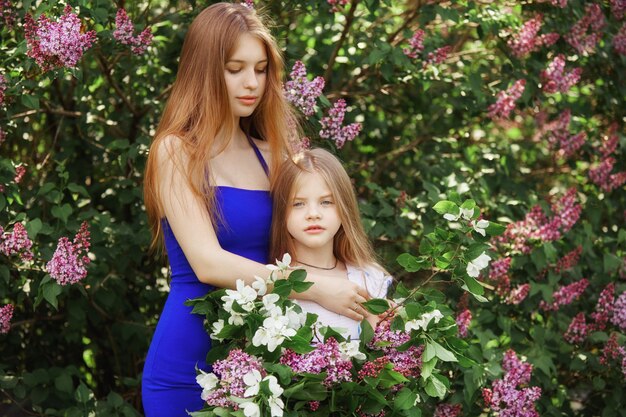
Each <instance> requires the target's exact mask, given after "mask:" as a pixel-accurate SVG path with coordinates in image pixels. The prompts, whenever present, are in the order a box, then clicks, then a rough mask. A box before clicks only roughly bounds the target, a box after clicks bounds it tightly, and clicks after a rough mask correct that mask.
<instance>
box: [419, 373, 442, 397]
mask: <svg viewBox="0 0 626 417" xmlns="http://www.w3.org/2000/svg"><path fill="white" fill-rule="evenodd" d="M424 391H426V394H428V395H429V396H431V397H439V399H440V400H443V397H445V396H446V386H445V385H444V384H443V382H441V381H440V380H439V379H437V378H436V377H435V375H433V376H431V377H430V378H429V379H428V382H427V383H426V386H425V387H424Z"/></svg>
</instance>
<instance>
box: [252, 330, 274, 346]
mask: <svg viewBox="0 0 626 417" xmlns="http://www.w3.org/2000/svg"><path fill="white" fill-rule="evenodd" d="M269 339H270V334H269V332H268V331H267V329H266V328H265V327H259V328H258V329H257V330H256V332H255V333H254V336H253V337H252V344H253V345H254V346H257V347H258V346H261V345H267V343H268V342H269Z"/></svg>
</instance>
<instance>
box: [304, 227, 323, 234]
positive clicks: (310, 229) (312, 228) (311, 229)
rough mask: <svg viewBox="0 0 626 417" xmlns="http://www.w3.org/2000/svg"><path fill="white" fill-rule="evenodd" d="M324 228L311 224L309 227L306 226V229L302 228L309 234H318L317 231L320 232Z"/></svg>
mask: <svg viewBox="0 0 626 417" xmlns="http://www.w3.org/2000/svg"><path fill="white" fill-rule="evenodd" d="M324 230H326V229H324V228H323V227H321V226H311V227H307V228H306V229H304V232H305V233H310V234H318V233H322V232H323V231H324Z"/></svg>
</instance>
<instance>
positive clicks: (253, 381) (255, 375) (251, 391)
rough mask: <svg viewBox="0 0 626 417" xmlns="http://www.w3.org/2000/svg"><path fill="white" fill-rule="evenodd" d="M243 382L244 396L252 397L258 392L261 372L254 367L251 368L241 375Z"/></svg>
mask: <svg viewBox="0 0 626 417" xmlns="http://www.w3.org/2000/svg"><path fill="white" fill-rule="evenodd" d="M243 382H244V383H245V384H246V385H247V387H248V388H246V391H245V392H244V393H243V396H244V397H253V396H255V395H257V394H258V393H259V386H260V383H261V373H260V372H259V371H257V370H256V369H253V370H251V371H250V372H248V373H247V374H245V375H244V377H243Z"/></svg>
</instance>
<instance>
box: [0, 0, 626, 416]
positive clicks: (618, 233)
mask: <svg viewBox="0 0 626 417" xmlns="http://www.w3.org/2000/svg"><path fill="white" fill-rule="evenodd" d="M210 3H211V2H196V1H188V2H178V1H175V2H169V1H151V2H136V1H127V2H117V3H114V2H109V1H102V0H98V1H89V2H88V1H83V0H79V1H76V0H74V1H71V2H70V4H71V5H72V6H73V7H75V10H78V11H79V15H80V17H81V19H83V21H84V24H85V27H86V29H88V30H96V31H97V36H98V41H97V43H96V44H95V46H94V47H93V48H91V49H90V50H89V51H87V53H86V54H85V55H84V57H83V59H82V60H81V61H80V62H79V64H78V66H77V68H75V69H72V70H67V69H59V70H55V71H52V72H47V73H42V72H41V70H40V69H39V67H38V66H37V65H36V63H35V62H34V61H33V60H32V59H30V58H28V57H27V55H26V51H27V46H26V42H25V40H24V31H23V27H22V22H23V18H24V15H25V14H26V13H30V14H32V15H33V16H35V17H37V16H38V15H39V14H40V13H46V14H47V15H48V16H58V15H60V14H61V12H62V10H63V7H64V5H65V3H60V2H56V1H50V2H33V1H22V2H14V5H13V7H14V9H13V10H14V12H15V13H16V17H17V21H16V24H15V25H14V26H13V27H12V28H11V27H9V26H7V25H4V26H2V27H1V28H0V36H1V41H0V73H1V74H4V76H5V77H6V78H7V79H8V82H7V86H8V89H7V91H6V98H5V103H4V105H3V106H2V107H0V128H2V129H3V130H4V131H5V132H6V133H7V137H6V139H5V141H4V143H2V144H0V149H1V156H0V184H4V185H5V189H4V192H2V193H0V226H2V227H4V228H5V230H11V229H12V227H11V225H12V224H13V223H15V222H23V223H24V224H25V225H26V228H27V230H28V233H29V237H30V238H31V239H32V240H33V241H34V252H35V260H34V262H33V263H30V264H24V263H22V262H21V261H20V260H19V259H18V258H15V257H13V258H7V257H2V258H1V262H2V263H1V264H0V306H1V305H4V304H9V303H11V304H14V305H15V306H16V309H15V314H14V318H13V322H12V328H11V330H10V332H9V333H8V334H6V335H0V352H1V355H0V398H2V399H1V400H0V411H1V412H2V413H4V414H6V415H58V416H61V415H67V416H79V415H87V414H89V413H90V412H92V411H95V412H96V414H97V415H128V416H130V415H137V414H140V413H141V405H140V403H141V401H140V386H139V382H140V375H141V370H142V365H143V360H144V357H145V354H146V350H147V347H148V345H149V341H150V337H151V335H152V332H153V329H154V326H155V324H156V321H157V319H158V314H159V312H160V309H161V307H162V304H163V302H164V299H165V296H166V288H167V285H166V283H167V276H168V272H167V269H166V263H165V260H164V259H162V258H160V257H159V256H157V255H156V254H151V253H150V252H149V250H148V246H149V243H150V234H149V231H148V227H147V224H146V216H145V212H144V208H143V203H142V192H141V186H142V173H143V170H144V166H145V160H146V154H147V150H148V147H149V143H150V138H151V136H152V134H153V133H154V130H155V128H156V124H157V123H158V120H159V115H160V111H161V109H162V107H163V104H164V102H165V100H166V99H167V97H168V93H169V89H170V87H171V84H172V82H173V80H174V76H175V73H176V67H177V58H178V54H179V52H180V48H181V45H182V41H183V39H184V35H185V30H186V28H187V27H188V24H189V23H190V21H191V20H192V19H193V18H194V16H195V15H196V14H197V13H198V12H199V11H200V10H202V8H204V7H205V6H207V5H209V4H210ZM587 3H591V2H588V1H582V0H570V1H569V2H568V5H567V7H566V8H563V9H561V8H558V7H555V6H553V5H552V4H551V3H550V2H542V3H540V2H537V1H526V2H517V1H469V0H466V1H462V0H458V1H456V0H453V1H447V2H438V1H421V0H407V1H390V0H381V1H378V0H363V1H360V0H352V1H350V2H349V3H348V5H347V6H346V7H344V8H342V9H341V10H340V11H339V12H337V13H333V12H331V10H330V6H329V5H328V4H327V3H326V2H324V1H313V0H311V1H269V2H266V3H262V4H261V8H262V9H263V10H264V12H266V13H267V15H269V16H270V17H272V19H273V20H274V23H275V24H274V30H273V31H274V33H275V35H276V37H277V39H278V40H279V43H280V45H281V46H282V47H283V48H284V53H285V57H286V62H287V64H288V66H289V67H291V66H292V65H293V63H294V62H295V61H296V60H302V61H304V63H305V64H306V66H307V69H308V71H309V73H310V74H313V75H322V76H324V78H325V80H326V88H325V90H324V92H325V96H326V98H327V99H328V100H329V101H331V102H334V101H335V100H336V99H338V98H345V99H346V100H347V102H348V104H349V105H350V108H351V111H350V113H349V116H348V118H350V122H352V121H354V120H356V121H359V122H362V123H363V131H362V133H361V134H360V135H359V137H358V138H357V139H356V140H355V141H354V142H351V143H348V144H346V146H344V147H343V148H342V149H339V150H337V154H338V155H339V156H340V158H341V159H342V160H343V161H344V162H345V164H346V167H347V168H348V170H349V172H350V174H351V176H352V178H353V179H354V182H355V185H356V187H357V189H358V194H359V198H360V200H361V204H362V206H361V208H362V213H363V216H364V221H365V223H366V226H367V229H368V232H369V234H370V236H371V237H372V239H373V240H374V242H375V245H376V248H377V251H378V253H379V254H380V256H381V259H382V260H383V262H384V264H385V265H386V266H387V267H388V268H389V269H390V270H391V271H392V272H393V273H394V275H395V276H396V278H397V279H398V280H400V281H403V282H404V283H405V284H407V286H411V285H416V284H417V283H419V282H420V280H421V279H423V277H424V276H425V275H426V274H427V272H425V271H421V272H418V273H409V272H407V271H405V270H404V269H403V268H401V267H400V266H399V265H398V264H397V263H396V262H395V259H396V257H397V256H398V255H399V254H402V253H404V252H408V253H412V254H415V255H417V254H419V253H420V243H421V242H422V241H423V236H424V235H425V234H426V233H428V232H430V231H432V230H433V229H434V228H435V226H436V225H438V224H444V223H445V222H444V221H443V219H442V218H441V216H440V215H439V214H437V213H436V212H435V211H433V210H432V206H433V205H434V204H435V203H436V202H437V201H439V200H441V199H446V198H448V199H449V198H450V196H451V194H452V193H453V192H461V194H462V196H463V197H464V198H473V199H474V200H476V202H477V203H478V204H479V205H480V206H481V207H482V208H483V214H484V216H485V218H488V219H491V220H495V221H498V222H500V223H503V224H506V223H508V222H513V221H517V220H521V219H523V218H524V216H525V214H526V213H527V212H528V211H529V210H530V208H531V207H532V206H533V205H535V204H538V203H540V204H542V205H543V206H544V207H546V208H548V207H549V204H547V203H546V201H548V199H549V197H550V196H558V195H561V194H562V193H563V192H564V191H565V190H566V189H568V188H569V187H575V188H576V189H577V191H578V193H579V194H578V195H579V198H580V199H581V201H582V202H583V204H584V210H583V213H582V215H581V218H580V220H579V221H578V223H577V224H576V225H575V226H574V228H573V229H572V230H571V231H570V232H569V233H568V234H566V235H565V236H564V237H563V238H561V239H559V240H558V241H555V242H552V243H549V244H542V243H541V242H537V243H536V244H535V246H536V247H535V249H534V250H533V251H532V252H531V253H530V254H526V255H522V254H514V255H515V256H514V261H513V267H512V279H513V281H514V282H516V283H530V284H531V293H530V295H529V297H528V298H527V299H526V300H525V301H524V302H523V303H522V304H520V305H519V306H511V305H507V304H504V303H502V300H501V299H500V298H499V297H498V296H496V295H495V294H493V292H489V291H487V292H486V296H487V298H488V299H489V302H487V303H479V302H477V301H471V303H470V310H471V311H472V313H473V316H474V320H473V323H472V330H471V331H470V336H469V338H468V342H469V343H470V350H471V352H472V355H473V359H474V360H476V361H477V362H479V365H478V366H476V367H473V368H470V369H457V370H455V371H454V372H453V374H451V379H452V380H453V381H454V382H453V384H452V387H451V394H450V395H451V398H450V401H452V402H456V403H462V404H463V406H464V415H480V414H481V412H483V402H482V400H481V398H480V388H481V387H483V386H487V385H488V381H490V380H492V379H494V378H496V377H497V376H499V375H500V374H501V369H500V368H499V364H500V361H501V358H502V353H503V352H504V351H505V350H507V349H509V348H513V349H515V350H516V351H517V352H518V353H520V354H523V355H526V356H527V358H528V360H529V362H530V363H532V364H533V365H534V366H535V372H534V379H533V384H535V385H538V386H541V387H542V389H543V396H542V399H541V400H540V402H539V405H538V409H539V410H540V414H541V415H543V416H561V415H585V416H586V415H589V416H591V415H602V416H612V415H625V414H624V413H625V411H624V410H626V407H624V405H626V404H625V401H626V400H625V399H624V396H623V395H622V394H623V386H624V375H623V374H622V372H621V370H620V364H618V363H614V364H612V365H609V366H606V365H602V364H600V362H599V357H600V355H601V350H602V348H603V346H604V342H605V341H606V340H607V339H608V337H609V334H610V333H611V332H616V333H617V335H618V341H619V344H620V345H621V346H624V345H625V344H626V337H625V336H624V331H623V330H620V329H618V328H617V327H615V326H611V325H610V326H609V328H607V329H606V331H597V332H595V333H593V334H592V335H591V336H590V337H589V338H588V340H587V341H586V342H585V343H583V344H581V345H571V344H568V343H567V342H565V340H564V339H563V337H562V334H563V333H564V332H565V330H566V329H567V326H568V325H569V323H570V321H571V318H572V317H573V316H574V315H575V314H576V313H578V312H586V313H587V314H589V313H591V312H592V311H593V308H594V305H595V302H596V301H597V298H598V295H599V293H600V291H601V290H602V289H603V288H604V287H605V286H606V284H608V283H610V282H614V283H616V288H617V291H616V294H621V293H622V292H623V291H624V290H626V281H624V280H623V274H624V257H625V256H626V255H625V245H624V243H625V242H626V228H625V227H624V224H625V222H626V219H625V210H626V205H625V199H626V195H625V193H624V186H622V187H619V188H617V189H615V190H613V191H612V192H611V193H606V192H603V191H602V190H600V189H599V188H598V187H597V186H596V185H594V184H593V183H591V182H590V181H589V179H588V171H589V168H590V167H591V166H593V164H594V163H595V162H596V161H597V159H598V157H597V152H596V151H595V149H596V147H597V146H598V145H599V144H600V142H601V140H602V137H603V135H605V134H606V132H607V129H608V127H609V125H610V124H611V123H613V122H616V123H617V124H618V135H619V142H620V143H619V146H618V149H617V151H616V152H615V154H614V155H613V156H614V157H615V158H616V159H617V162H616V167H617V168H616V169H615V171H617V170H618V169H619V167H624V166H625V164H624V162H625V158H624V151H623V150H624V148H625V147H626V135H624V121H625V120H626V119H625V116H626V114H625V112H626V110H625V109H626V106H625V103H624V97H625V96H626V79H625V77H626V57H624V56H622V55H619V54H617V53H616V52H615V50H614V48H613V47H612V38H613V37H614V36H615V34H616V33H617V32H618V30H619V28H620V27H621V26H622V25H623V24H624V19H623V18H622V19H621V20H620V19H618V17H616V15H615V13H612V12H611V7H610V4H609V2H607V1H599V2H597V3H598V4H600V6H601V7H602V10H603V13H604V14H605V16H606V17H607V25H606V26H605V27H604V28H603V29H602V31H601V32H602V39H601V41H600V43H599V44H598V46H597V47H596V50H595V52H593V53H590V54H588V55H581V54H577V52H576V51H575V50H574V49H573V48H572V47H571V46H570V45H569V44H567V43H566V42H565V41H564V40H563V39H562V38H561V39H560V40H559V41H558V42H557V43H556V44H555V45H553V46H551V47H543V48H540V49H539V50H537V51H535V52H533V53H532V54H531V55H529V56H528V57H527V58H524V59H517V58H515V57H514V56H513V55H512V54H511V51H510V49H509V48H508V46H507V45H506V41H507V39H508V38H509V37H510V35H511V33H514V32H516V31H518V30H519V28H520V26H521V24H522V23H523V22H524V21H526V20H527V19H528V18H529V17H532V16H534V15H535V14H536V13H543V15H544V27H543V29H542V32H541V33H547V32H553V31H554V32H558V33H560V34H561V35H564V34H566V33H567V32H568V31H569V29H570V28H571V26H572V25H573V24H574V23H575V22H576V21H578V20H579V19H580V18H581V17H582V16H583V14H584V12H585V5H586V4H587ZM121 6H123V7H124V8H125V9H126V10H127V12H128V14H129V16H130V17H131V18H132V19H133V21H134V22H135V23H136V27H137V30H138V31H139V30H141V29H143V28H144V27H145V26H146V25H149V26H151V27H152V30H153V34H154V35H155V39H154V42H153V45H152V46H151V47H150V48H149V49H148V51H147V52H146V53H145V54H143V55H141V56H136V55H133V54H131V52H130V49H129V48H128V47H127V46H124V45H120V44H118V43H116V42H115V41H114V39H113V37H112V32H113V30H114V21H115V13H116V11H117V9H118V7H121ZM417 28H422V29H424V30H426V32H427V36H426V40H425V53H424V55H425V54H427V53H428V52H431V51H434V50H435V49H436V48H438V47H442V46H444V45H450V46H451V48H452V49H451V53H450V54H449V55H448V57H447V59H446V60H445V61H444V62H443V63H441V64H439V65H435V66H428V67H426V68H423V66H422V63H423V60H419V59H418V60H414V59H410V58H408V57H407V56H405V55H404V54H403V52H402V49H403V48H404V47H406V46H407V40H408V39H409V38H410V37H411V36H412V34H413V32H414V30H415V29H417ZM559 53H562V54H565V55H566V56H567V57H568V64H567V67H568V68H574V67H582V68H583V74H582V79H581V81H580V82H579V83H578V84H576V85H575V86H574V87H573V88H572V89H570V90H569V91H568V92H567V93H556V94H545V93H543V92H542V90H541V88H540V84H541V80H540V76H539V74H540V72H541V71H542V70H543V69H545V68H546V66H547V64H548V62H550V61H551V60H552V59H553V58H554V56H556V55H557V54H559ZM522 78H523V79H525V80H526V91H525V92H524V94H523V96H522V98H521V99H520V100H519V102H518V105H517V109H516V110H515V111H514V113H513V115H512V116H511V118H510V119H509V120H505V121H500V122H494V121H492V120H491V119H490V118H488V117H487V107H488V106H489V105H490V104H491V103H493V102H495V94H496V93H497V92H498V91H501V90H505V89H506V88H508V87H509V86H510V85H511V84H512V83H513V82H514V81H515V80H518V79H522ZM565 109H571V112H572V132H573V133H577V132H579V131H585V132H587V136H588V139H587V142H586V144H585V145H584V146H583V148H582V149H581V150H580V151H579V152H578V153H577V155H576V156H575V157H572V158H570V159H568V160H561V159H558V158H555V155H554V154H555V152H554V150H551V149H550V148H549V147H548V144H547V141H546V140H545V138H543V137H541V136H538V135H537V132H538V127H537V123H536V119H535V116H536V115H537V113H538V112H540V111H544V112H547V113H548V114H549V115H550V119H553V118H555V117H556V115H557V114H559V113H560V112H561V111H563V110H565ZM322 110H325V108H323V109H320V111H319V112H318V114H317V115H316V116H315V117H314V118H312V119H311V120H310V121H308V122H307V128H308V129H309V131H310V132H311V133H312V135H315V132H316V131H317V130H318V128H319V122H318V119H319V117H320V116H321V114H322V113H321V112H322ZM314 144H315V145H319V146H324V147H329V148H333V149H334V144H332V143H328V142H327V143H323V142H320V141H317V142H314ZM18 164H23V165H25V166H26V169H27V173H26V176H25V178H24V180H23V181H22V182H21V183H20V184H15V183H14V182H13V177H14V175H15V166H17V165H18ZM83 221H87V222H88V223H89V225H90V230H91V234H92V248H91V254H92V258H93V259H92V263H91V264H90V266H89V275H88V277H87V278H86V279H85V280H84V281H83V282H81V283H80V284H77V285H73V286H65V287H61V286H58V285H57V284H56V283H54V282H53V281H50V280H49V279H47V274H46V273H45V271H44V269H43V267H44V265H45V263H46V262H47V261H48V260H49V259H50V258H51V257H52V254H53V252H54V249H55V247H56V242H57V240H58V239H59V237H61V236H69V237H70V238H71V237H72V236H73V235H74V233H76V231H77V230H78V228H79V226H80V223H81V222H83ZM578 245H582V247H583V252H582V257H581V261H580V263H579V264H578V266H576V267H575V268H574V269H573V270H571V271H569V272H568V273H567V274H565V273H563V274H555V273H550V274H549V276H548V278H547V279H539V278H538V276H539V275H540V272H541V271H543V270H544V269H545V268H546V267H548V266H550V265H554V264H555V263H556V262H557V260H558V259H559V258H560V257H561V256H563V255H564V254H566V253H567V252H569V251H571V250H572V249H573V248H575V247H576V246H578ZM504 255H508V254H507V253H500V254H499V256H504ZM0 256H3V255H0ZM620 271H621V274H622V279H620ZM422 274H424V275H422ZM582 277H585V278H588V279H589V280H590V282H591V284H590V287H589V288H588V289H587V290H586V292H585V295H584V296H583V297H582V298H581V299H580V300H577V301H575V302H574V303H573V304H572V305H570V306H567V307H565V308H563V309H562V310H561V311H559V312H557V313H551V314H546V313H545V312H543V311H540V310H539V309H538V305H539V301H540V300H542V299H548V300H549V299H550V296H551V294H552V292H553V291H554V290H555V289H556V288H557V287H558V285H563V284H566V283H570V282H571V281H572V280H576V279H580V278H582ZM442 281H443V282H439V283H438V284H433V285H434V286H435V287H436V288H438V289H440V290H442V291H444V293H445V294H446V295H447V297H448V302H449V303H450V305H451V306H452V307H453V308H454V307H455V305H456V302H457V301H458V300H459V297H460V295H461V294H460V293H459V290H458V289H456V287H455V286H448V285H447V283H446V282H445V280H442ZM433 405H434V403H433V404H425V405H424V407H423V413H424V415H431V414H432V409H433ZM0 414H1V413H0Z"/></svg>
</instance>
